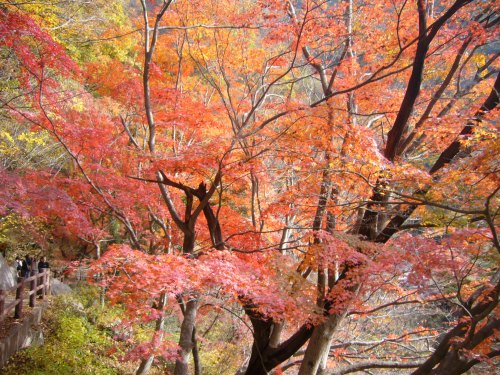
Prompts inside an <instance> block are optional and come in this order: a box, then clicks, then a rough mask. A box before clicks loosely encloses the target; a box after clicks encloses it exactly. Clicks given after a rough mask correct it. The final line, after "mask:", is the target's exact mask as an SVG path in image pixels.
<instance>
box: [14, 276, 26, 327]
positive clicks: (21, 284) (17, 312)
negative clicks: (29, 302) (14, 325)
mask: <svg viewBox="0 0 500 375" xmlns="http://www.w3.org/2000/svg"><path fill="white" fill-rule="evenodd" d="M23 292H24V277H20V278H19V282H18V284H17V289H16V301H18V302H17V305H16V309H15V311H14V318H16V319H19V318H21V316H22V315H23Z"/></svg>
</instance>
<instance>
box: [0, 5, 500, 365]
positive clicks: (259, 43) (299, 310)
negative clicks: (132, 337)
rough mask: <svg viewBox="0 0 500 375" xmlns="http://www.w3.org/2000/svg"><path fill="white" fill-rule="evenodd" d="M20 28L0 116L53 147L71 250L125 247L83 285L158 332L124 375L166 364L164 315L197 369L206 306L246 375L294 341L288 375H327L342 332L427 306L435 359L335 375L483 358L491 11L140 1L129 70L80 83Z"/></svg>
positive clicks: (15, 22)
mask: <svg viewBox="0 0 500 375" xmlns="http://www.w3.org/2000/svg"><path fill="white" fill-rule="evenodd" d="M23 12H24V9H23V8H22V7H19V6H16V5H10V6H7V7H6V8H4V9H2V14H1V15H2V17H3V18H4V20H5V21H6V22H4V23H3V25H5V26H3V28H2V29H1V30H0V31H1V37H2V40H3V43H4V45H5V50H6V51H8V52H9V53H11V54H12V56H14V57H13V58H12V59H11V60H9V63H8V64H10V65H6V66H7V67H8V68H9V69H11V71H12V72H13V76H15V77H16V78H15V80H17V81H19V82H20V84H19V85H18V87H16V88H15V89H11V92H9V93H8V96H6V97H5V98H2V110H3V111H4V112H5V113H6V114H7V115H8V116H9V117H10V118H11V119H12V121H13V122H16V123H19V124H23V125H24V126H27V125H28V126H31V127H33V129H34V131H35V133H34V134H35V136H40V135H46V137H48V138H50V139H51V141H52V142H55V144H56V145H59V147H61V148H62V149H63V150H64V151H65V153H66V155H67V157H68V160H70V161H68V162H67V163H68V164H69V165H71V168H68V171H67V173H66V176H65V177H64V178H63V179H59V178H53V179H52V180H50V185H51V186H57V189H59V190H57V193H56V197H57V200H62V197H70V198H71V199H72V204H74V207H75V211H78V212H79V215H81V216H82V217H85V220H86V221H87V222H89V223H92V224H93V225H94V227H96V228H98V230H97V231H94V232H92V231H89V233H84V234H83V236H82V237H84V239H85V240H86V241H88V242H91V243H94V244H96V247H97V248H98V249H100V245H99V244H100V240H101V239H104V238H109V237H113V238H115V240H116V241H115V240H114V241H115V242H119V243H116V244H114V245H113V246H111V247H110V248H109V250H107V251H106V253H105V254H104V256H103V258H102V259H101V260H100V261H99V262H98V263H96V272H98V273H99V274H101V275H103V280H102V283H103V285H104V286H106V287H107V288H108V290H109V296H110V298H111V300H113V301H114V302H116V303H121V304H123V306H125V307H126V308H127V310H128V311H129V313H130V316H131V317H133V321H135V322H143V323H144V322H149V321H153V320H155V321H156V331H157V333H156V334H155V335H154V336H153V337H151V338H150V341H149V343H148V344H147V345H146V346H144V345H143V346H140V347H141V348H142V349H144V351H143V354H144V360H143V362H142V364H141V366H140V370H139V371H140V373H147V371H148V369H149V367H150V366H151V364H152V361H153V358H154V357H155V356H158V355H159V356H164V357H165V358H171V356H170V354H169V353H170V352H169V351H168V350H167V349H166V348H169V345H168V344H166V343H165V340H164V334H163V332H164V319H165V317H166V314H167V311H169V309H172V308H177V309H179V310H180V311H181V314H182V317H181V318H180V319H179V323H180V340H179V357H178V358H177V360H176V367H175V372H176V373H177V374H187V373H189V366H188V360H189V357H190V355H191V354H192V355H193V359H194V368H195V372H197V373H199V372H200V371H201V370H200V367H201V365H202V363H201V361H200V357H199V354H200V353H199V346H198V339H197V333H196V332H197V330H196V322H197V318H199V317H198V315H197V313H198V310H199V308H200V307H201V306H205V305H209V306H212V308H214V309H225V310H231V309H236V310H235V311H232V310H231V311H232V313H233V314H235V315H238V313H237V311H238V309H240V311H243V312H244V313H245V315H246V317H245V318H242V320H243V321H244V322H245V324H247V325H248V326H249V327H250V326H251V335H252V340H253V343H252V349H251V354H250V355H249V358H248V362H247V363H246V365H245V371H246V373H248V374H261V373H262V374H264V373H268V372H269V371H271V370H273V369H274V368H276V367H277V366H280V365H281V364H282V363H284V362H285V361H288V360H289V359H290V358H291V357H292V356H293V355H294V354H295V353H297V352H298V351H299V349H301V347H303V346H304V345H307V348H306V349H305V352H304V356H303V358H302V359H301V362H300V370H299V373H301V374H316V373H321V372H325V371H327V368H328V367H329V366H330V365H331V364H332V363H333V362H332V360H331V358H330V353H331V346H332V341H333V340H335V337H336V335H337V336H338V335H339V333H340V332H341V331H342V327H343V325H345V324H347V323H346V322H348V321H350V319H354V318H355V317H358V319H362V316H363V315H367V314H375V313H377V312H378V311H397V309H398V308H399V306H401V305H406V304H410V305H411V304H417V303H421V302H422V301H426V302H428V303H429V304H431V303H438V301H448V302H447V303H451V304H453V305H455V306H457V308H456V309H453V319H454V325H453V326H451V328H450V329H448V330H446V333H445V334H444V336H443V337H441V339H440V341H439V342H438V343H437V344H436V345H437V346H436V350H435V351H433V352H432V351H422V353H421V355H420V356H419V358H417V359H416V360H415V361H411V362H404V363H402V364H401V363H400V364H397V363H395V361H394V360H393V358H388V357H387V355H386V354H384V352H383V351H382V352H378V353H377V352H376V349H373V355H374V356H377V355H378V356H379V358H378V360H374V361H368V362H363V361H359V360H358V361H357V362H356V363H354V364H353V365H352V366H337V368H336V373H348V372H352V371H355V370H357V369H369V368H384V367H385V368H401V367H406V368H416V370H415V372H414V373H416V374H425V373H431V372H432V373H463V372H465V371H466V370H467V369H468V368H470V367H471V366H473V365H475V364H476V363H477V362H479V361H480V360H479V358H480V359H481V360H490V358H493V357H495V356H496V355H497V351H496V349H495V348H494V346H492V345H491V344H490V343H489V342H490V340H491V337H492V335H493V333H494V330H495V329H497V325H498V319H496V317H495V315H494V313H493V311H494V309H495V308H496V306H497V303H498V287H499V286H498V280H497V276H496V274H497V269H496V266H495V256H496V255H495V253H498V250H499V248H500V247H499V243H498V236H497V232H496V227H497V224H496V220H497V211H498V187H497V186H498V181H497V179H496V173H495V171H496V166H495V163H494V159H495V158H494V155H495V152H496V151H497V146H496V142H495V139H496V137H497V131H496V130H495V128H494V127H493V124H492V119H493V116H495V114H496V113H495V109H496V106H497V104H498V89H499V88H498V78H496V81H495V82H494V83H493V82H492V81H493V79H495V75H496V72H497V70H496V68H495V67H496V65H495V64H496V60H495V59H496V57H497V52H496V51H495V50H494V44H493V42H494V30H495V27H496V25H497V19H498V18H497V17H498V14H497V13H498V9H497V7H496V5H495V4H489V3H485V2H478V1H467V0H456V1H440V2H439V4H438V6H434V2H424V1H420V0H418V1H417V2H416V4H413V3H408V2H406V1H396V2H393V3H391V4H379V3H378V2H375V1H356V0H349V1H340V2H335V3H331V2H318V1H305V2H291V1H290V2H287V3H286V5H285V6H284V5H283V4H282V3H278V2H258V3H256V4H252V3H248V2H245V1H242V2H228V1H217V2H215V3H214V2H211V3H210V4H209V3H205V2H204V1H198V2H175V3H174V2H170V1H165V2H158V3H157V2H146V1H141V2H140V7H137V8H135V9H133V10H132V11H131V13H132V14H131V15H130V23H131V24H136V23H137V24H141V27H142V30H143V33H142V35H143V40H142V44H140V43H138V47H137V48H138V49H140V50H141V51H142V53H138V56H142V58H143V60H142V61H140V60H138V61H136V60H134V58H133V57H130V59H126V58H114V59H113V57H114V56H113V54H112V55H111V56H109V57H107V58H106V60H105V61H102V62H99V61H95V60H94V59H89V60H90V61H91V62H90V63H87V59H86V58H80V59H79V60H78V62H79V63H80V66H77V65H76V64H75V63H74V62H73V61H72V60H71V58H69V57H68V56H67V54H66V52H65V50H64V49H63V48H62V47H61V46H60V45H58V44H57V43H56V42H54V40H53V39H52V38H51V37H50V36H49V35H48V34H47V33H46V32H44V31H43V30H42V28H40V26H39V25H38V24H37V23H36V22H35V21H33V20H31V19H29V18H28V17H27V16H26V14H25V13H23ZM471 15H472V17H471ZM122 24H123V23H122ZM415 24H418V30H416V29H415V28H414V27H411V26H412V25H415ZM16 33H21V34H22V35H23V37H22V38H21V43H14V36H15V35H16ZM105 33H106V32H105ZM99 38H100V36H98V38H97V39H99ZM126 38H129V37H128V36H127V37H126ZM127 40H128V39H127ZM139 46H140V47H139ZM66 48H67V49H69V50H70V51H71V48H69V47H68V46H66ZM123 48H124V49H129V48H130V46H129V45H124V47H123ZM77 55H78V54H77ZM115 55H116V56H123V55H122V54H120V53H117V54H115ZM128 56H130V54H129V55H128ZM110 61H111V63H110ZM81 72H85V74H82V73H81ZM82 76H84V79H82ZM15 80H11V81H12V82H14V81H15ZM453 85H455V87H453ZM14 86H15V85H14ZM492 87H493V89H492ZM473 88H474V95H466V94H467V93H470V92H471V90H472V89H473ZM436 113H437V115H436ZM460 129H462V130H460ZM459 133H460V134H459ZM457 137H458V138H457ZM43 168H50V166H49V167H45V166H44V167H43ZM47 172H49V173H50V169H49V171H47V170H45V171H40V170H36V171H35V174H36V175H43V173H45V175H47ZM3 173H4V174H3V175H2V176H6V174H5V173H6V172H3ZM23 173H25V172H24V171H22V170H21V169H20V168H18V169H17V170H15V171H14V174H17V176H22V175H23ZM2 178H6V177H2ZM16 178H18V177H16ZM4 191H5V190H3V191H2V194H3V195H0V197H2V199H4V198H3V197H5V199H4V200H5V202H7V203H8V204H10V206H11V210H14V211H17V210H19V209H20V207H18V206H16V205H14V204H13V203H12V202H14V201H15V198H13V197H12V195H11V194H10V195H9V194H7V193H4ZM447 191H448V192H447ZM32 194H33V190H31V191H30V193H29V195H32ZM29 203H30V202H27V204H25V206H27V207H29V212H30V214H31V215H37V216H40V217H47V216H48V215H47V213H45V212H39V211H35V210H33V209H32V206H33V205H30V204H29ZM68 206H69V205H68ZM23 207H24V206H23ZM57 210H61V208H57ZM408 219H410V220H408ZM64 221H67V220H66V219H65V220H64ZM411 221H413V223H411ZM112 223H119V224H118V231H119V232H121V233H120V234H119V235H118V236H115V235H113V234H112V230H111V226H112ZM72 230H74V231H75V232H78V228H74V229H72ZM79 234H80V235H82V233H79ZM123 242H128V244H125V243H123ZM109 270H116V271H117V272H115V273H110V272H109ZM234 306H240V307H239V308H238V307H234ZM238 316H239V315H238ZM439 329H441V330H445V328H444V327H443V326H439ZM375 331H376V332H377V334H380V335H381V338H380V342H381V343H386V342H394V341H395V340H396V339H395V338H388V337H384V332H383V330H381V329H378V330H375ZM420 331H422V329H421V327H417V326H412V327H411V328H410V330H409V331H408V332H403V333H401V332H399V334H397V335H396V337H398V338H397V340H403V339H404V338H405V337H408V336H411V335H416V334H417V332H420ZM391 340H392V341H391ZM397 340H396V341H397ZM306 343H307V344H306ZM343 344H344V346H343V347H342V348H345V347H349V345H348V344H345V343H343ZM339 345H340V344H339ZM334 346H335V345H334ZM377 346H378V345H376V347H377ZM142 349H141V350H142ZM399 354H400V355H401V356H404V353H399ZM336 358H337V359H336V361H338V362H340V361H341V358H342V354H338V355H337V357H336ZM242 362H243V361H242ZM293 365H296V363H290V362H289V363H288V364H287V365H285V367H287V366H288V367H287V368H289V367H290V366H293Z"/></svg>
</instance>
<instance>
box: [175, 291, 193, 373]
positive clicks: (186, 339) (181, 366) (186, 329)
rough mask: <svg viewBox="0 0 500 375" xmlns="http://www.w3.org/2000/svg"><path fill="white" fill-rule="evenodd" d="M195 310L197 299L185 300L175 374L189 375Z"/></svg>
mask: <svg viewBox="0 0 500 375" xmlns="http://www.w3.org/2000/svg"><path fill="white" fill-rule="evenodd" d="M197 311H198V301H197V300H196V299H195V298H193V299H191V300H189V301H188V302H186V304H185V309H184V319H183V321H182V325H181V334H180V338H179V347H180V349H179V358H178V359H177V360H176V361H175V370H174V374H175V375H189V355H190V354H191V351H192V350H193V347H194V342H193V331H194V329H195V323H196V314H197Z"/></svg>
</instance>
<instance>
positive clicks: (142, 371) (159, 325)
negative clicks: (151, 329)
mask: <svg viewBox="0 0 500 375" xmlns="http://www.w3.org/2000/svg"><path fill="white" fill-rule="evenodd" d="M166 304H167V295H166V294H162V295H161V296H160V300H159V303H158V310H161V311H162V313H161V316H160V317H159V318H158V320H157V321H156V327H155V333H157V334H158V335H160V340H161V339H162V338H163V330H164V326H165V312H164V311H163V308H164V307H165V305H166ZM154 339H155V338H154V337H153V340H154ZM154 359H155V356H154V355H150V356H149V357H148V358H145V359H143V360H142V361H141V364H140V365H139V368H138V369H137V371H136V372H135V375H146V374H148V373H149V371H150V370H151V366H152V365H153V361H154Z"/></svg>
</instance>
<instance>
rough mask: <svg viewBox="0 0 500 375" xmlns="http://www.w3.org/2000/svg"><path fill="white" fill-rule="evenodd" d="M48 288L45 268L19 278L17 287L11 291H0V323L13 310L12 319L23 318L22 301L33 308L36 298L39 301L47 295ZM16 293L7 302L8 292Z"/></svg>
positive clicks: (47, 272)
mask: <svg viewBox="0 0 500 375" xmlns="http://www.w3.org/2000/svg"><path fill="white" fill-rule="evenodd" d="M49 286H50V269H48V268H46V269H44V271H43V272H39V273H37V274H35V275H33V276H30V277H19V278H18V281H17V285H16V286H15V287H13V288H11V289H8V290H3V289H0V323H1V322H2V321H3V320H4V319H5V318H6V317H7V316H8V315H9V314H10V313H11V312H12V310H14V318H16V319H19V318H21V317H22V316H23V305H24V303H25V302H24V299H25V298H26V297H27V298H28V299H29V306H30V307H35V303H36V296H37V295H39V296H40V298H41V299H45V296H46V295H47V294H48V293H49ZM14 290H15V291H16V298H15V299H14V300H13V301H11V302H9V304H8V305H6V302H7V296H8V294H9V293H10V292H12V294H13V292H14Z"/></svg>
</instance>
